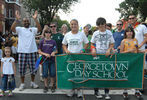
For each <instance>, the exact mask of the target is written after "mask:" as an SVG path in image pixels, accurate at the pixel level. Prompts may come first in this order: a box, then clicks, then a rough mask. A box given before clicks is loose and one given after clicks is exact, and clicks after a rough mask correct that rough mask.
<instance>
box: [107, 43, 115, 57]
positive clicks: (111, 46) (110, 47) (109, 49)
mask: <svg viewBox="0 0 147 100" xmlns="http://www.w3.org/2000/svg"><path fill="white" fill-rule="evenodd" d="M113 47H114V44H113V43H112V44H110V45H109V48H108V50H107V51H106V56H109V55H110V53H111V50H112V49H113Z"/></svg>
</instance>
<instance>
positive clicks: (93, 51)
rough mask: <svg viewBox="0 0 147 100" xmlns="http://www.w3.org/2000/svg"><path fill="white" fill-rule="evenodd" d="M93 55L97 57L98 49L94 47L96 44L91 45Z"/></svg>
mask: <svg viewBox="0 0 147 100" xmlns="http://www.w3.org/2000/svg"><path fill="white" fill-rule="evenodd" d="M91 53H92V55H93V56H96V48H95V46H94V43H91Z"/></svg>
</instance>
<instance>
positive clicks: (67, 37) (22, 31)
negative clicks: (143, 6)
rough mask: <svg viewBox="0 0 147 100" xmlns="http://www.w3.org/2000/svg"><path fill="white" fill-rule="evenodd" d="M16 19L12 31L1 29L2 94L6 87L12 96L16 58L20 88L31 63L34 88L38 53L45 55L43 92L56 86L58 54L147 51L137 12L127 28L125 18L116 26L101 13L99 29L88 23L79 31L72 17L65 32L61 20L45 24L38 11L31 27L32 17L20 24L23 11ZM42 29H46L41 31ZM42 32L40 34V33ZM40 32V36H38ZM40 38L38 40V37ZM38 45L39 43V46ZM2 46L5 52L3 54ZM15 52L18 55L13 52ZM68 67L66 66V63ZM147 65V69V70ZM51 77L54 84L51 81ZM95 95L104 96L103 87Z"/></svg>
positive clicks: (146, 32) (79, 92)
mask: <svg viewBox="0 0 147 100" xmlns="http://www.w3.org/2000/svg"><path fill="white" fill-rule="evenodd" d="M15 15H16V20H15V21H14V22H13V24H12V26H11V31H12V32H13V33H15V35H14V34H12V32H11V33H9V34H7V36H5V37H3V36H2V33H0V58H1V80H2V81H1V92H0V96H4V94H5V91H6V90H9V94H8V95H9V96H12V95H13V94H12V91H13V90H14V89H15V87H16V85H15V75H16V67H15V62H16V63H18V67H19V73H20V80H21V84H20V86H19V90H20V91H23V90H24V89H25V75H26V70H27V68H28V67H29V69H30V75H31V82H30V86H31V87H32V88H38V87H39V86H38V85H37V84H36V83H35V82H34V80H35V75H36V73H37V71H36V70H35V63H36V60H37V58H38V54H39V55H40V56H42V59H43V61H44V62H43V64H42V65H41V66H40V75H41V78H43V81H44V89H43V92H44V93H46V92H48V89H49V87H50V88H51V91H52V92H55V90H56V83H55V80H56V67H55V55H57V54H63V53H66V54H69V53H85V52H86V53H91V54H92V55H93V56H96V55H97V54H105V55H106V56H108V55H110V54H111V53H138V52H142V53H146V49H145V44H146V42H147V38H146V37H147V27H146V26H145V25H144V24H138V23H137V18H136V16H135V15H133V14H132V15H129V18H128V25H127V27H126V28H125V29H123V28H122V26H123V21H122V20H118V21H117V22H116V30H113V29H112V24H111V23H107V22H106V19H105V18H103V17H99V18H98V19H97V20H96V25H97V29H96V30H95V31H94V32H92V31H91V30H90V28H89V26H88V25H85V26H84V29H83V31H82V32H80V31H79V23H78V20H76V19H72V20H71V21H70V29H71V31H68V27H67V25H66V24H63V25H62V27H61V33H59V32H57V27H58V25H57V23H56V22H51V23H50V25H44V28H43V29H41V25H40V24H39V22H38V20H37V15H38V13H37V11H35V14H34V15H33V16H32V17H33V19H34V22H35V23H36V27H30V22H29V19H28V18H23V25H24V26H23V27H20V26H18V23H19V22H20V19H21V17H20V14H19V12H18V11H16V13H15ZM41 32H42V33H41ZM39 33H41V34H40V35H38V34H39ZM36 35H38V36H36ZM36 37H37V38H39V40H36V39H35V38H36ZM37 45H38V47H37ZM2 47H3V55H4V56H2ZM12 54H13V55H14V56H12ZM63 67H65V66H63ZM146 69H147V68H146V67H145V72H146ZM48 77H50V84H49V82H48V79H49V78H48ZM75 90H76V89H75V88H73V89H72V90H70V92H68V93H67V96H69V97H72V96H73V95H74V94H75ZM104 90H105V99H110V98H111V97H110V96H109V89H108V88H105V89H104ZM94 95H95V96H96V97H97V98H103V96H102V95H101V94H100V92H99V88H94ZM141 95H142V94H141V92H140V91H139V90H136V91H135V96H137V97H138V98H139V97H141ZM77 97H83V92H82V89H80V88H77ZM123 97H124V98H128V92H127V90H124V92H123Z"/></svg>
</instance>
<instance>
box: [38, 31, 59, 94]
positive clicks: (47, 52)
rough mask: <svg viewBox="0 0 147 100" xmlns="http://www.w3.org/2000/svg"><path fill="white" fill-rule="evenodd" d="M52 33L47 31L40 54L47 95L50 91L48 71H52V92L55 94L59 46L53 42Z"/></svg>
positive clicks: (40, 45) (40, 46) (41, 44)
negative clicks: (56, 60) (56, 62)
mask: <svg viewBox="0 0 147 100" xmlns="http://www.w3.org/2000/svg"><path fill="white" fill-rule="evenodd" d="M51 34H52V33H51V31H49V30H46V31H45V32H44V35H45V36H44V39H43V40H41V41H40V44H39V50H38V53H39V54H41V55H42V56H43V60H44V62H43V72H42V74H43V78H44V90H43V92H44V93H46V92H47V91H48V70H49V71H50V72H49V74H50V79H51V83H50V85H51V91H52V92H55V76H56V69H55V57H54V56H55V54H56V53H57V48H56V47H57V45H56V42H55V40H51Z"/></svg>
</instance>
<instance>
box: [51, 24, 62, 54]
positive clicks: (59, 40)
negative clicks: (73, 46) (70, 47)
mask: <svg viewBox="0 0 147 100" xmlns="http://www.w3.org/2000/svg"><path fill="white" fill-rule="evenodd" d="M50 28H51V31H52V36H51V38H52V39H53V40H55V41H56V43H57V50H58V54H62V53H63V50H62V40H63V35H62V34H61V33H58V32H57V23H56V22H52V23H51V24H50Z"/></svg>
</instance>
